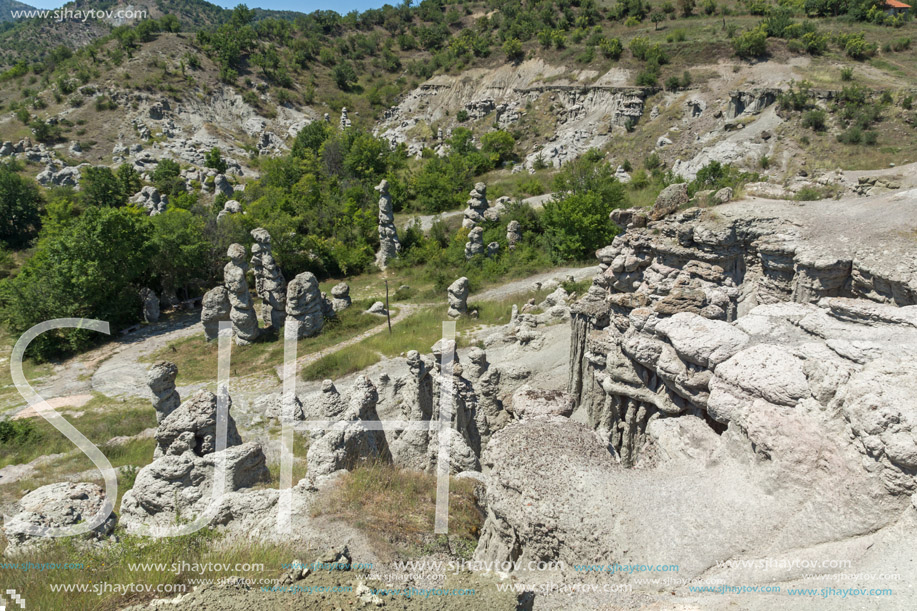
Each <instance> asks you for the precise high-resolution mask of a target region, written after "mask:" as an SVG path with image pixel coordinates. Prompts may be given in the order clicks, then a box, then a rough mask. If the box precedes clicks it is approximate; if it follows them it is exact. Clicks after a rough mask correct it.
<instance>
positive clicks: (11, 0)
mask: <svg viewBox="0 0 917 611" xmlns="http://www.w3.org/2000/svg"><path fill="white" fill-rule="evenodd" d="M33 8H34V7H32V6H29V5H28V4H23V3H22V2H17V1H16V0H2V2H0V23H3V22H5V21H15V20H16V19H17V17H14V16H13V15H12V13H11V11H21V10H26V11H27V10H31V9H33Z"/></svg>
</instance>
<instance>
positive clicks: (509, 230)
mask: <svg viewBox="0 0 917 611" xmlns="http://www.w3.org/2000/svg"><path fill="white" fill-rule="evenodd" d="M521 241H522V227H521V226H520V225H519V221H510V222H509V223H507V224H506V243H507V247H508V248H509V249H510V250H515V248H516V245H517V244H518V243H519V242H521Z"/></svg>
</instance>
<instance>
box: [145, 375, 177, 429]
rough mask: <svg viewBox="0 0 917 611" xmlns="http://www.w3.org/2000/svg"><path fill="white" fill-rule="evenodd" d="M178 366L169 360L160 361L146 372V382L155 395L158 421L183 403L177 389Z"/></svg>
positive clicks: (154, 400)
mask: <svg viewBox="0 0 917 611" xmlns="http://www.w3.org/2000/svg"><path fill="white" fill-rule="evenodd" d="M177 376H178V367H176V366H175V364H174V363H170V362H168V361H159V362H158V363H154V364H153V366H152V367H150V369H149V371H148V372H147V374H146V383H147V386H149V387H150V392H151V393H152V395H153V409H155V410H156V422H162V421H163V419H164V418H165V417H166V416H168V415H169V414H171V413H172V412H174V411H175V410H176V409H177V408H178V406H179V405H180V404H181V397H179V395H178V391H177V390H176V389H175V378H176V377H177Z"/></svg>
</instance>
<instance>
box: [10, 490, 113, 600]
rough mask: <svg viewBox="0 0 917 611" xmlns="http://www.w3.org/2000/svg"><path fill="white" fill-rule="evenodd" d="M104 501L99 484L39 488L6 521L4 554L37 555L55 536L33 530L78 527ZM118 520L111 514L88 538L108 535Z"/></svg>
mask: <svg viewBox="0 0 917 611" xmlns="http://www.w3.org/2000/svg"><path fill="white" fill-rule="evenodd" d="M104 502H105V491H104V490H103V489H102V488H101V487H100V486H98V485H97V484H90V483H86V482H79V483H71V482H61V483H57V484H48V485H47V486H41V487H40V488H36V489H35V490H33V491H31V492H29V493H28V494H26V495H25V496H24V497H22V498H21V499H19V502H18V503H16V505H15V508H16V513H15V514H14V515H13V517H12V518H10V519H8V520H5V521H4V523H3V534H4V536H5V537H6V540H7V546H6V550H4V552H3V553H4V555H5V556H7V557H15V556H22V555H25V554H34V553H35V552H36V549H37V548H38V547H40V546H41V544H42V543H49V542H52V541H54V539H51V538H47V537H41V536H38V535H36V534H32V533H30V532H29V531H30V530H31V529H33V528H36V527H37V528H63V527H67V526H76V525H77V524H80V523H81V522H85V521H86V520H88V519H89V518H91V517H93V516H94V515H95V514H96V513H97V512H98V511H99V509H100V508H101V507H102V505H103V503H104ZM117 521H118V519H117V517H116V516H115V514H114V513H111V514H110V515H109V516H108V518H107V519H106V520H105V521H104V522H102V523H101V524H100V525H99V526H97V527H96V528H95V529H94V530H93V531H91V532H90V533H89V534H88V538H89V539H103V538H106V537H108V536H109V535H110V534H111V533H112V531H114V529H115V524H116V523H117ZM84 538H85V536H84ZM0 600H2V598H0Z"/></svg>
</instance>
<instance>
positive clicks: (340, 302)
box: [331, 282, 353, 312]
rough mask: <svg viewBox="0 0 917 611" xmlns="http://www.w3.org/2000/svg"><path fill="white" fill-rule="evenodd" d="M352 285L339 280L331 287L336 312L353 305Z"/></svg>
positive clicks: (332, 301) (332, 304) (333, 306)
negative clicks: (351, 296)
mask: <svg viewBox="0 0 917 611" xmlns="http://www.w3.org/2000/svg"><path fill="white" fill-rule="evenodd" d="M352 303H353V302H352V301H351V299H350V285H349V284H347V283H346V282H339V283H338V284H335V285H334V286H333V287H331V307H332V308H333V309H334V311H335V312H342V311H343V310H346V309H347V308H349V307H350V306H351V304H352Z"/></svg>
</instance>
